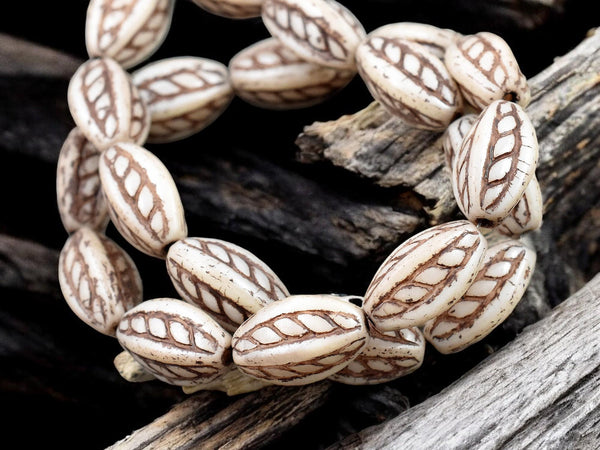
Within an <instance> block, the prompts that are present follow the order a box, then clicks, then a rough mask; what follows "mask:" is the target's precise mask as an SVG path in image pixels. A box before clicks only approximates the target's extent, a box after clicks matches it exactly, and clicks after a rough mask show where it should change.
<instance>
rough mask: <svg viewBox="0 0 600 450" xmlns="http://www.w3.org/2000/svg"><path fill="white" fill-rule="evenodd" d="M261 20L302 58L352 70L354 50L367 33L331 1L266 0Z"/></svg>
mask: <svg viewBox="0 0 600 450" xmlns="http://www.w3.org/2000/svg"><path fill="white" fill-rule="evenodd" d="M262 19H263V22H264V24H265V26H266V27H267V29H268V30H269V32H270V33H271V35H273V36H274V37H276V38H277V39H279V40H280V41H281V42H282V44H283V45H285V46H286V47H288V48H289V49H291V50H292V51H293V52H294V53H296V54H298V56H300V57H301V58H302V59H305V60H306V61H311V62H313V63H315V64H319V65H322V66H326V67H333V68H336V69H346V70H355V67H356V65H355V62H354V52H355V51H356V47H358V44H360V42H361V41H362V40H363V39H364V37H365V35H366V33H365V30H364V28H363V26H362V25H361V24H360V22H359V21H358V19H357V18H356V17H355V16H354V15H353V14H352V13H351V12H350V11H349V10H348V9H347V8H346V7H344V6H343V5H341V4H340V3H338V2H336V1H334V0H265V2H264V4H263V9H262Z"/></svg>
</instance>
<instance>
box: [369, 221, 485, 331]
mask: <svg viewBox="0 0 600 450" xmlns="http://www.w3.org/2000/svg"><path fill="white" fill-rule="evenodd" d="M486 249H487V242H486V240H485V238H484V237H483V236H482V235H481V233H480V232H479V231H478V230H477V228H476V227H475V226H474V225H473V224H471V223H469V222H467V221H466V220H457V221H454V222H448V223H445V224H442V225H438V226H435V227H431V228H429V229H427V230H425V231H422V232H420V233H418V234H416V235H415V236H413V237H411V238H410V239H408V240H407V241H405V242H404V243H402V244H400V245H399V246H398V247H397V248H396V249H395V250H394V251H393V252H392V253H391V254H390V255H389V256H388V257H387V259H386V260H385V261H384V262H383V264H382V265H381V267H380V268H379V269H378V270H377V273H376V274H375V277H374V278H373V281H371V284H370V285H369V287H368V289H367V293H366V294H365V301H364V304H363V309H364V311H365V313H366V314H367V316H369V318H370V319H371V321H372V322H373V324H374V325H375V327H377V328H378V329H379V330H380V331H393V330H400V329H402V328H408V327H412V326H420V325H423V324H424V323H425V322H427V321H428V320H429V319H432V318H433V317H436V316H438V315H440V314H441V313H442V312H444V311H446V310H447V309H448V308H450V307H451V306H452V305H453V304H454V303H456V302H457V301H458V300H459V299H460V297H462V295H463V294H464V293H465V292H466V290H467V289H468V287H469V285H470V284H471V282H472V281H473V278H474V276H475V274H476V273H477V269H478V268H479V264H480V262H481V259H482V258H483V255H484V253H485V250H486Z"/></svg>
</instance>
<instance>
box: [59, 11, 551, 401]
mask: <svg viewBox="0 0 600 450" xmlns="http://www.w3.org/2000/svg"><path fill="white" fill-rule="evenodd" d="M195 2H196V3H197V4H198V5H199V6H201V7H203V8H204V9H206V10H208V11H210V12H212V13H215V14H219V15H222V16H225V17H230V18H247V17H256V16H262V19H263V22H264V24H265V26H266V27H267V29H268V31H269V32H270V33H271V34H272V36H273V37H272V38H269V39H265V40H264V41H261V42H259V43H256V44H255V45H252V46H250V47H248V48H246V49H244V50H242V51H241V52H239V53H238V54H237V55H235V56H234V57H233V58H232V59H231V61H230V63H229V67H225V66H224V65H223V64H220V63H218V62H216V61H211V60H207V59H203V58H197V57H176V58H169V59H165V60H162V61H157V62H154V63H151V64H148V65H147V66H144V67H141V68H139V69H138V70H137V71H135V72H134V73H132V74H131V75H130V74H128V73H127V72H126V71H125V69H128V68H131V67H134V66H136V65H138V64H139V63H141V62H142V61H144V60H145V59H147V58H148V57H149V56H150V55H151V54H152V53H153V52H154V51H155V50H156V49H157V48H158V47H159V46H160V44H161V43H162V40H163V39H164V37H165V36H166V34H167V32H168V29H169V26H170V22H171V15H172V13H173V8H174V0H127V1H118V0H91V2H90V4H89V7H88V12H87V19H86V46H87V49H88V53H89V55H90V57H91V59H90V60H89V61H87V62H85V63H84V64H83V65H82V66H81V67H80V68H79V69H78V70H77V72H76V73H75V74H74V76H73V78H72V79H71V82H70V84H69V90H68V103H69V108H70V111H71V114H72V116H73V119H74V121H75V123H76V125H77V126H76V128H74V129H73V131H72V132H71V133H70V134H69V136H68V137H67V139H66V141H65V143H64V145H63V148H62V149H61V153H60V157H59V161H58V170H57V196H58V205H59V211H60V215H61V219H62V222H63V224H64V226H65V228H66V230H67V231H68V232H69V233H71V235H70V237H69V238H68V240H67V242H66V244H65V246H64V247H63V249H62V251H61V255H60V260H59V268H58V269H59V281H60V285H61V289H62V292H63V294H64V296H65V299H66V301H67V303H68V304H69V306H70V307H71V309H72V310H73V311H74V312H75V314H76V315H77V316H78V317H80V318H81V319H82V320H83V321H84V322H86V323H87V324H88V325H90V326H91V327H93V328H95V329H96V330H98V331H100V332H101V333H104V334H106V335H109V336H116V338H117V339H118V341H119V343H120V344H121V346H122V347H123V348H124V349H125V352H124V353H123V354H121V355H119V356H118V357H117V358H116V359H115V365H116V366H117V368H118V369H119V371H120V372H121V374H122V375H123V376H124V377H125V378H127V379H128V380H130V381H142V380H147V379H153V378H157V379H159V380H162V381H164V382H167V383H170V384H174V385H178V386H182V387H183V388H184V390H185V391H186V392H192V391H194V390H196V389H209V388H214V386H215V385H216V384H219V383H222V382H223V380H230V381H231V380H237V381H236V383H238V382H239V383H241V385H243V387H242V388H240V389H238V390H237V391H236V392H243V391H248V390H253V389H258V388H260V387H262V386H265V385H268V384H281V385H301V384H307V383H312V382H316V381H319V380H323V379H325V378H330V379H332V380H335V381H337V382H341V383H347V384H374V383H382V382H387V381H390V380H393V379H395V378H398V377H400V376H403V375H406V374H408V373H411V372H413V371H415V370H416V369H418V368H419V367H420V365H421V363H422V361H423V356H424V352H425V347H426V342H429V343H431V344H432V345H433V346H434V347H435V348H436V349H437V350H438V351H440V352H442V353H453V352H457V351H460V350H462V349H464V348H466V347H467V346H469V345H471V344H473V343H475V342H477V341H479V340H481V339H483V338H484V337H485V336H486V335H488V334H489V333H490V332H491V331H492V330H493V329H494V328H495V327H496V326H498V325H499V324H500V323H501V322H502V321H503V320H504V319H506V317H507V316H508V315H509V314H510V313H511V311H512V310H513V309H514V307H515V306H516V304H517V303H518V301H519V300H520V299H521V297H522V295H523V294H524V292H525V290H526V288H527V285H528V283H529V280H530V279H531V275H532V272H533V269H534V266H535V259H536V255H535V252H534V251H533V250H531V249H530V248H528V247H527V246H526V245H525V244H523V243H522V242H521V241H520V240H519V236H520V235H522V234H524V233H526V232H528V231H531V230H535V229H537V228H539V227H540V226H541V221H542V200H541V193H540V187H539V185H538V183H537V180H536V179H535V167H536V164H537V159H538V147H537V138H536V134H535V129H534V127H533V125H532V124H531V122H530V121H529V119H528V117H527V115H526V113H525V112H524V110H523V108H524V107H525V106H527V104H528V102H529V88H528V86H527V81H526V79H525V77H524V76H523V74H522V73H521V71H520V70H519V67H518V64H517V62H516V60H515V58H514V55H513V54H512V52H511V50H510V48H509V47H508V45H507V44H506V42H504V41H503V40H502V39H501V38H500V37H498V36H496V35H494V34H491V33H478V34H476V35H472V36H462V35H460V34H459V33H456V32H454V31H452V30H446V29H439V28H436V27H433V26H430V25H425V24H416V23H397V24H390V25H386V26H383V27H380V28H378V29H376V30H373V31H372V32H370V33H369V34H367V33H366V32H365V30H364V28H363V27H362V25H361V24H360V23H359V21H358V20H357V19H356V17H355V16H354V15H353V14H352V13H351V12H350V11H348V10H347V9H346V8H345V7H344V6H342V5H341V4H339V3H337V2H335V1H333V0H302V1H301V0H195ZM357 72H358V73H359V74H360V76H361V78H362V79H363V81H364V82H365V84H366V86H367V88H368V89H369V91H370V92H371V94H372V95H373V97H374V98H375V99H376V100H377V101H378V102H379V103H380V104H381V105H382V106H383V107H384V108H385V109H387V110H388V111H389V112H390V113H391V114H392V115H394V116H396V117H398V118H399V119H400V120H403V121H405V122H407V123H408V124H410V125H412V126H414V127H418V128H422V129H427V130H432V131H434V132H441V131H444V130H445V132H444V139H443V147H444V151H445V157H446V162H447V164H448V167H449V169H450V172H451V180H452V186H453V193H454V196H455V198H456V201H457V204H458V206H459V208H460V210H461V211H462V213H463V214H464V216H465V217H466V219H467V220H457V221H453V222H449V223H445V224H441V225H438V226H434V227H432V228H429V229H427V230H425V231H422V232H421V233H418V234H416V235H415V236H413V237H411V238H410V239H408V240H407V241H405V242H404V243H402V244H401V245H400V246H398V247H397V248H396V249H395V250H394V251H393V252H392V253H391V254H390V255H389V256H388V258H387V259H386V260H385V261H384V262H383V264H382V265H381V267H380V268H379V269H378V271H377V272H376V274H375V275H374V277H373V280H372V281H371V283H370V285H369V286H368V288H367V290H366V292H365V294H364V296H336V295H290V293H289V292H288V290H287V288H286V287H285V285H284V284H283V282H282V281H281V280H280V279H279V278H278V277H277V275H276V274H275V273H274V272H273V271H272V270H271V269H270V268H269V267H268V266H267V265H266V264H265V263H264V262H263V261H261V260H260V259H259V258H257V257H256V256H255V255H253V254H252V253H250V252H248V251H247V250H245V249H243V248H241V247H239V246H237V245H235V244H232V243H229V242H225V241H222V240H218V239H211V238H198V237H188V230H187V225H186V221H185V215H184V211H183V205H182V203H181V200H180V198H179V194H178V191H177V187H176V185H175V183H174V181H173V179H172V177H171V175H170V174H169V172H168V170H167V169H166V167H165V166H164V165H163V164H162V163H161V162H160V160H159V159H158V158H157V157H156V156H154V155H153V154H152V153H151V152H149V151H148V150H146V149H144V148H143V147H141V145H143V144H144V143H145V142H146V141H147V142H155V143H161V142H172V141H175V140H178V139H184V138H186V137H189V136H191V135H193V134H194V133H196V132H198V131H200V130H201V129H203V128H205V127H206V126H208V125H209V124H210V123H211V122H212V121H214V120H215V119H216V118H217V117H218V116H219V115H220V114H221V113H222V112H223V111H224V109H225V108H226V107H227V105H228V104H229V103H230V101H231V100H232V98H233V96H234V95H237V96H239V97H240V98H242V99H243V100H245V101H247V102H249V103H251V104H253V105H255V106H258V107H264V108H272V109H290V108H302V107H306V106H309V105H314V104H316V103H318V102H320V101H323V100H324V99H326V98H329V97H330V96H332V95H333V94H334V93H336V92H337V91H339V90H340V89H342V88H343V87H344V86H345V85H347V84H348V83H349V82H350V80H351V79H352V78H353V77H354V75H355V74H356V73H357ZM109 220H110V221H112V223H113V224H114V226H115V227H116V229H117V230H118V231H119V232H120V233H121V235H122V236H123V237H124V238H125V239H126V240H127V241H128V242H129V243H130V244H131V245H132V246H133V247H135V248H137V249H138V250H140V251H142V252H143V253H145V254H147V255H151V256H154V257H157V258H162V259H165V261H166V267H167V272H168V274H169V276H170V278H171V280H172V282H173V285H174V287H175V289H176V290H177V292H178V293H179V295H180V296H181V298H182V299H183V300H179V299H171V298H158V299H151V300H145V301H142V300H143V294H142V281H141V278H140V275H139V273H138V270H137V268H136V266H135V264H134V262H133V260H132V259H131V258H130V257H129V256H128V255H127V253H126V252H125V251H124V250H123V249H122V248H121V247H119V246H118V245H117V244H116V243H114V242H113V241H112V240H110V239H109V238H107V237H106V236H105V235H104V230H105V228H106V226H107V225H108V222H109ZM492 243H493V245H492ZM240 379H241V381H240ZM225 383H227V381H225Z"/></svg>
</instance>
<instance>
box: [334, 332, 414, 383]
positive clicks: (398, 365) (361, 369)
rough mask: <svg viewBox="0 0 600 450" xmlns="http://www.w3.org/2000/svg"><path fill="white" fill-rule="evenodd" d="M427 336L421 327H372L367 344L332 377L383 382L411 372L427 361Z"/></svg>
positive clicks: (353, 381) (365, 381)
mask: <svg viewBox="0 0 600 450" xmlns="http://www.w3.org/2000/svg"><path fill="white" fill-rule="evenodd" d="M425 343H426V341H425V338H424V337H423V333H422V332H421V330H420V329H419V328H418V327H411V328H404V329H402V330H398V331H385V332H381V331H379V330H377V328H374V327H371V328H370V329H369V338H368V340H367V345H366V346H365V348H364V349H363V350H362V352H360V354H359V355H358V356H357V357H356V358H354V360H352V361H351V362H350V364H348V365H347V366H346V367H344V368H343V369H342V370H340V371H339V372H337V373H335V374H333V375H331V376H330V377H329V378H330V379H332V380H334V381H337V382H339V383H344V384H352V385H363V384H379V383H386V382H388V381H392V380H395V379H396V378H400V377H403V376H405V375H408V374H410V373H412V372H414V371H415V370H417V369H418V368H419V367H421V364H422V363H423V358H424V356H425Z"/></svg>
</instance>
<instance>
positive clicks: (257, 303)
mask: <svg viewBox="0 0 600 450" xmlns="http://www.w3.org/2000/svg"><path fill="white" fill-rule="evenodd" d="M167 271H168V272H169V276H170V277H171V281H173V285H174V286H175V289H177V292H178V293H179V295H181V296H182V298H183V299H184V300H186V301H188V302H190V303H192V304H195V305H196V306H199V307H200V308H202V309H203V310H204V311H206V312H207V313H208V314H210V315H211V316H212V317H213V318H214V319H215V320H216V321H217V322H219V323H220V324H221V326H222V327H223V328H225V329H226V330H228V331H230V332H233V331H235V330H236V329H237V327H238V326H239V325H240V324H241V323H242V322H243V321H244V320H246V319H247V318H248V317H250V316H251V315H252V314H254V313H255V312H257V311H258V310H259V309H261V308H262V307H263V306H265V305H267V304H269V303H271V302H273V301H275V300H280V299H283V298H285V297H287V296H288V295H289V293H288V291H287V289H286V287H285V286H284V284H283V283H282V282H281V280H280V279H279V277H277V275H276V274H275V273H274V272H273V271H272V270H271V269H270V268H269V267H268V266H267V265H266V264H265V263H264V262H263V261H261V260H260V259H258V258H257V257H256V256H255V255H254V254H252V253H250V252H249V251H247V250H245V249H243V248H242V247H239V246H237V245H234V244H231V243H229V242H225V241H221V240H218V239H206V238H187V239H184V240H182V241H178V242H176V243H174V244H173V245H172V246H171V247H170V248H169V252H168V254H167Z"/></svg>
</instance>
